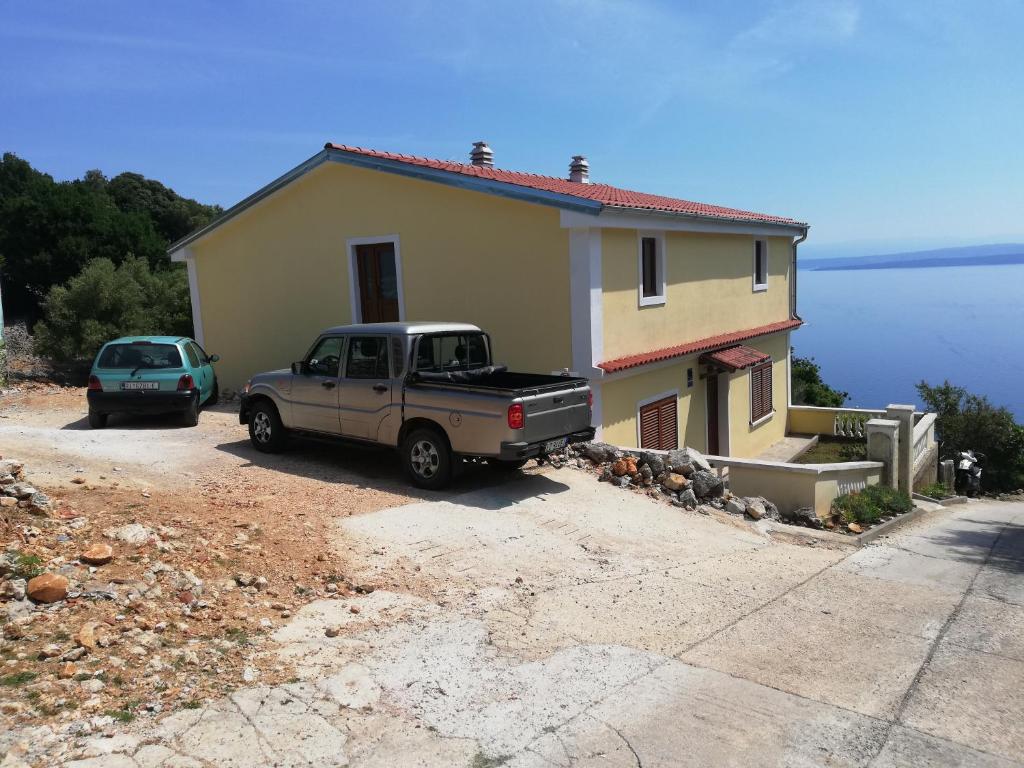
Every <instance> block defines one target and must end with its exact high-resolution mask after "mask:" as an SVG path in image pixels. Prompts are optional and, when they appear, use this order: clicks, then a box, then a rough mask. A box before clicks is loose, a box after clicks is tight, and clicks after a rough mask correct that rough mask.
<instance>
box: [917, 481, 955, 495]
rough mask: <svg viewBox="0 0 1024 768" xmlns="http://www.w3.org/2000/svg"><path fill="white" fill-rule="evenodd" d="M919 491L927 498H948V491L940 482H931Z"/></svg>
mask: <svg viewBox="0 0 1024 768" xmlns="http://www.w3.org/2000/svg"><path fill="white" fill-rule="evenodd" d="M919 493H920V494H921V495H922V496H927V497H928V498H929V499H945V498H948V497H949V495H950V493H949V491H948V490H947V489H946V486H945V485H943V484H942V483H932V484H931V485H926V486H925V487H924V488H922V489H921V490H920V491H919Z"/></svg>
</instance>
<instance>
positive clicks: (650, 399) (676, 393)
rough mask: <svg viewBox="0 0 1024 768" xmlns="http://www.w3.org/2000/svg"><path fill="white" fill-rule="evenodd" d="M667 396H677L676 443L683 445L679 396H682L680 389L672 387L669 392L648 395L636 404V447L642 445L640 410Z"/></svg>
mask: <svg viewBox="0 0 1024 768" xmlns="http://www.w3.org/2000/svg"><path fill="white" fill-rule="evenodd" d="M667 397H675V399H676V445H681V442H680V440H679V398H680V394H679V390H678V389H670V390H668V391H667V392H662V393H661V394H659V395H655V396H654V397H648V398H646V399H644V400H641V401H640V402H638V403H637V404H636V447H637V448H639V447H640V443H641V440H640V411H641V409H642V408H643V407H644V406H645V405H650V404H651V403H656V402H658V401H659V400H664V399H665V398H667Z"/></svg>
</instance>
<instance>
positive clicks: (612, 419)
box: [598, 356, 707, 451]
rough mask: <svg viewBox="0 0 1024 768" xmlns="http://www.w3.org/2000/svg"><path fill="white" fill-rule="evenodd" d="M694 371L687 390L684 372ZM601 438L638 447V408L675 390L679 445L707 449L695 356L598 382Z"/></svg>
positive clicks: (702, 391) (702, 393)
mask: <svg viewBox="0 0 1024 768" xmlns="http://www.w3.org/2000/svg"><path fill="white" fill-rule="evenodd" d="M687 368H693V377H694V384H693V387H692V388H689V389H687V387H686V369H687ZM598 386H600V388H601V402H602V411H603V414H602V419H603V422H604V430H603V433H602V437H601V439H602V440H604V441H605V442H609V443H612V444H613V445H622V446H628V447H633V448H635V447H638V446H639V445H640V440H639V437H638V435H637V409H638V408H639V404H640V403H641V402H642V401H644V400H649V399H650V398H652V397H654V396H656V395H661V394H663V393H668V392H671V391H672V390H678V391H679V394H678V397H677V401H676V412H677V414H678V421H679V435H678V440H679V445H680V446H683V445H688V446H690V447H693V448H696V449H697V450H700V451H703V450H705V449H706V446H707V414H706V411H705V402H706V397H705V394H706V393H705V385H704V381H703V380H702V379H701V378H700V368H699V365H698V362H697V357H696V356H693V357H686V358H682V359H681V360H680V361H679V362H678V363H673V364H670V365H665V366H661V367H657V368H655V369H653V370H649V371H646V372H642V373H637V374H635V375H632V376H627V377H624V378H619V379H614V380H612V381H604V382H601V383H600V384H599V385H598Z"/></svg>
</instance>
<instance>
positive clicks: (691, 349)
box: [597, 320, 803, 373]
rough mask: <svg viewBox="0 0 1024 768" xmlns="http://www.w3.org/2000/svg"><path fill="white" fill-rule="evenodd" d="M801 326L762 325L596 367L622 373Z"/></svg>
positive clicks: (795, 323) (788, 323) (794, 322)
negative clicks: (628, 369)
mask: <svg viewBox="0 0 1024 768" xmlns="http://www.w3.org/2000/svg"><path fill="white" fill-rule="evenodd" d="M801 325H803V320H783V321H781V322H778V323H771V324H770V325H762V326H759V327H757V328H748V329H747V330H745V331H734V332H733V333H723V334H721V335H719V336H708V337H707V338H705V339H698V340H697V341H688V342H686V343H685V344H677V345H676V346H674V347H664V348H663V349H656V350H654V351H653V352H644V353H642V354H638V355H629V356H628V357H619V358H616V359H615V360H606V361H605V362H603V363H598V364H597V367H598V368H601V369H602V370H603V371H605V373H615V372H616V371H624V370H626V369H627V368H636V367H637V366H638V365H647V364H648V363H657V362H661V361H662V360H670V359H672V358H673V357H683V356H684V355H692V354H694V353H696V352H707V351H708V350H711V349H714V348H715V347H725V346H728V345H730V344H736V343H738V342H741V341H747V340H748V339H752V338H754V337H755V336H766V335H768V334H769V333H778V332H780V331H789V330H792V329H794V328H799V327H800V326H801Z"/></svg>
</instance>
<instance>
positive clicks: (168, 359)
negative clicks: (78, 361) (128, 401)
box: [96, 342, 181, 368]
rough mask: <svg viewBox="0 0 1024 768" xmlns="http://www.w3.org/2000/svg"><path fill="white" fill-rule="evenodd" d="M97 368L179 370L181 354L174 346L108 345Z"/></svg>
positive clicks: (144, 344)
mask: <svg viewBox="0 0 1024 768" xmlns="http://www.w3.org/2000/svg"><path fill="white" fill-rule="evenodd" d="M96 367H97V368H181V352H179V351H178V347H177V346H176V345H174V344H150V343H148V342H141V343H140V342H133V343H130V344H108V345H107V346H106V347H105V348H104V349H103V352H102V353H101V354H100V359H99V360H98V361H97V363H96Z"/></svg>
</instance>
